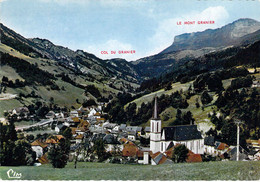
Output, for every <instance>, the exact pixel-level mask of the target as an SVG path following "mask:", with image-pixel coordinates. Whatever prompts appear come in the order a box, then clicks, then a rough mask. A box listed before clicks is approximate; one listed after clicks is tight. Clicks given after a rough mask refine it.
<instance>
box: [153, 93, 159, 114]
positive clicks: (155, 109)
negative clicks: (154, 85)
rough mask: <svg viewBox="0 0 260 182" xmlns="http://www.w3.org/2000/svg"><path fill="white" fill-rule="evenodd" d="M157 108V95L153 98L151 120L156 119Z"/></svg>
mask: <svg viewBox="0 0 260 182" xmlns="http://www.w3.org/2000/svg"><path fill="white" fill-rule="evenodd" d="M157 110H158V108H157V95H155V98H154V111H153V118H154V119H157V118H158V115H157V112H158V111H157Z"/></svg>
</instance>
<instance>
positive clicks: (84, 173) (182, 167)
mask: <svg viewBox="0 0 260 182" xmlns="http://www.w3.org/2000/svg"><path fill="white" fill-rule="evenodd" d="M9 169H13V170H14V171H15V172H17V173H22V177H21V180H47V179H48V180H259V179H260V161H240V162H236V161H227V162H208V163H206V162H204V163H193V164H191V163H184V164H171V165H159V166H151V165H123V164H105V163H87V162H79V163H78V168H77V169H74V166H73V163H69V164H68V165H67V166H66V167H65V168H63V169H54V168H52V167H51V165H49V164H48V165H42V166H39V167H32V166H23V167H13V166H10V167H8V166H5V167H0V175H1V179H3V180H7V179H8V177H7V174H6V172H7V171H8V170H9Z"/></svg>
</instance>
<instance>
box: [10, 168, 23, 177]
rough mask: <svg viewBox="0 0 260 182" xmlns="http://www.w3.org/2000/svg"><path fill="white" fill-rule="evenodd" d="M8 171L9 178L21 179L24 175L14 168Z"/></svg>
mask: <svg viewBox="0 0 260 182" xmlns="http://www.w3.org/2000/svg"><path fill="white" fill-rule="evenodd" d="M6 173H7V176H8V178H16V179H20V178H21V177H22V173H17V172H15V171H14V170H12V169H9V170H8V171H7V172H6Z"/></svg>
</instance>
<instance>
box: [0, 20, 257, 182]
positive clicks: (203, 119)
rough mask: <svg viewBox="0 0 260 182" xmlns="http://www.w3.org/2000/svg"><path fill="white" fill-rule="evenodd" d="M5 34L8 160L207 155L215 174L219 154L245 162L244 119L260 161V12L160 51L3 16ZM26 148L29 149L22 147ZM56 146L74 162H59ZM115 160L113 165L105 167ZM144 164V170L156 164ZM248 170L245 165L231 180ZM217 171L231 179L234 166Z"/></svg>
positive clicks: (190, 158)
mask: <svg viewBox="0 0 260 182" xmlns="http://www.w3.org/2000/svg"><path fill="white" fill-rule="evenodd" d="M0 33H1V35H2V39H1V44H0V56H1V70H0V82H1V85H0V118H1V123H0V126H1V131H3V137H2V138H1V142H3V143H5V145H6V146H7V147H5V148H3V149H4V150H3V155H2V156H3V160H2V159H1V163H3V164H4V165H14V166H19V165H37V166H38V165H42V166H40V167H39V169H43V170H46V171H48V170H49V169H50V167H49V166H50V164H48V163H52V165H53V167H54V168H63V167H65V166H66V164H67V162H68V166H69V167H68V170H71V169H70V168H73V165H74V168H77V165H78V166H80V168H83V169H84V168H95V166H98V165H99V163H96V162H103V163H102V164H104V163H117V164H115V166H117V165H119V164H126V165H129V164H136V166H137V164H152V165H160V164H167V165H170V167H172V166H174V165H173V163H179V162H187V163H195V162H200V163H199V164H198V165H200V167H202V168H203V170H204V169H205V166H210V170H209V173H213V172H212V170H213V169H214V168H215V166H222V165H221V164H222V163H221V162H214V164H213V162H212V163H211V161H222V162H224V161H229V162H228V163H227V165H230V168H232V169H234V170H237V168H238V167H237V165H236V164H235V163H233V162H231V161H234V160H236V158H235V157H236V150H237V148H236V132H237V127H236V125H235V122H236V121H238V120H239V121H241V123H242V124H241V125H240V127H238V128H239V129H240V130H241V131H240V145H239V146H240V147H241V149H240V148H239V150H240V151H239V157H240V158H239V160H246V161H248V163H250V164H255V163H253V161H256V160H260V151H259V146H260V143H259V141H260V112H259V107H260V105H259V103H260V73H259V72H260V54H259V53H260V36H259V35H260V23H259V22H258V21H256V20H253V19H247V18H245V19H239V20H236V21H234V22H232V23H229V24H227V25H225V26H223V27H220V28H217V29H214V30H213V29H207V30H205V31H202V32H194V33H185V34H181V35H177V36H175V37H174V42H173V43H172V45H171V46H169V47H168V48H166V49H164V50H162V51H161V52H160V53H159V54H156V55H152V56H148V57H144V58H141V59H138V60H136V61H132V62H128V61H126V60H125V59H121V58H114V59H100V58H98V57H96V56H95V55H93V54H91V53H88V52H85V51H83V50H76V51H73V50H71V49H69V48H67V47H63V46H59V45H55V44H53V43H52V42H51V41H49V40H47V39H42V38H25V37H23V36H22V35H20V34H18V33H16V32H15V31H13V30H11V29H9V28H8V27H6V26H4V25H3V24H1V27H0ZM12 147H13V148H14V150H12V151H10V148H12ZM178 147H184V149H183V151H182V152H183V153H185V152H186V153H185V156H184V158H183V159H182V158H180V159H179V158H178V155H179V154H175V152H176V151H178V150H177V149H178ZM18 150H23V151H24V154H26V155H27V156H25V155H24V156H22V155H21V156H20V155H18V154H19V153H18V152H17V151H18ZM179 150H181V149H179ZM57 152H60V154H61V155H60V156H64V158H66V161H65V160H64V161H59V162H60V163H55V162H53V161H55V160H56V159H57V156H59V155H56V153H57ZM11 154H13V155H12V156H11ZM180 155H181V154H180ZM176 156H177V157H176ZM15 157H20V158H19V160H16V159H15ZM9 159H10V160H9ZM178 160H179V161H178ZM10 161H11V162H10ZM209 161H210V162H209ZM9 162H10V163H9ZM73 162H74V164H73ZM78 162H80V163H78ZM83 162H84V163H83ZM90 162H91V163H90ZM202 162H205V163H202ZM206 162H209V163H206ZM207 164H209V165H207ZM244 164H246V163H243V164H242V162H241V163H239V165H241V166H243V167H245V166H246V165H244ZM55 165H57V166H55ZM112 165H113V164H105V165H104V166H105V169H104V170H106V168H107V169H110V168H112V167H111V166H112ZM176 165H177V164H176ZM185 165H186V164H185ZM193 165H194V164H187V166H186V167H190V166H191V168H194V166H193ZM128 167H129V166H128ZM177 167H180V168H182V166H177ZM138 168H140V170H143V173H144V174H147V173H146V170H147V169H149V167H147V166H144V167H142V165H138ZM159 168H160V167H159ZM18 169H19V168H18ZM21 169H22V170H26V168H21ZM129 169H131V170H132V171H135V170H134V169H132V168H131V167H129ZM222 169H224V168H223V166H222ZM37 170H38V169H37ZM205 170H206V169H205ZM22 172H24V171H22ZM122 172H124V171H122ZM1 173H2V171H1ZM58 173H59V172H58ZM167 173H168V172H167ZM38 174H39V175H40V176H41V175H42V174H40V173H38ZM59 175H60V173H59ZM95 175H96V174H95V173H94V176H95ZM163 175H165V176H166V174H163ZM176 175H177V174H174V176H176ZM254 175H255V176H253V179H254V178H255V177H257V175H258V174H257V173H256V174H254ZM72 176H73V175H72ZM174 176H167V177H165V178H163V177H160V178H159V179H171V178H173V177H174ZM177 176H178V175H177ZM38 177H39V176H37V175H36V176H33V178H34V179H38ZM70 177H71V176H69V177H68V179H70ZM73 177H74V176H73ZM108 177H109V179H114V177H111V176H108ZM125 177H126V178H125V179H131V178H130V177H127V176H125ZM168 177H169V178H168ZM27 178H28V179H30V177H28V176H27V177H26V179H27ZM50 178H51V177H50ZM240 178H241V176H240V175H239V174H238V175H236V176H235V177H234V178H232V179H240ZM55 179H56V177H55ZM57 179H59V177H57ZM84 179H85V178H84ZM91 179H96V178H95V177H91ZM97 179H99V178H97ZM102 179H105V178H102ZM115 179H124V178H122V176H120V177H119V178H115ZM137 179H141V178H139V177H138V178H137ZM145 179H149V178H145ZM178 179H188V180H189V179H195V178H194V177H192V176H190V177H189V178H182V177H181V176H178ZM196 179H197V178H196ZM202 179H204V178H202ZM205 179H211V177H210V176H207V177H206V178H205ZM216 179H230V173H229V172H228V174H227V177H225V176H224V177H223V178H216ZM241 179H249V178H246V177H245V178H241ZM250 179H251V178H250Z"/></svg>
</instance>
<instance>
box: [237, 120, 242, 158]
mask: <svg viewBox="0 0 260 182" xmlns="http://www.w3.org/2000/svg"><path fill="white" fill-rule="evenodd" d="M241 123H242V122H241V121H240V120H239V119H235V124H236V125H237V161H239V124H241Z"/></svg>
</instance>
